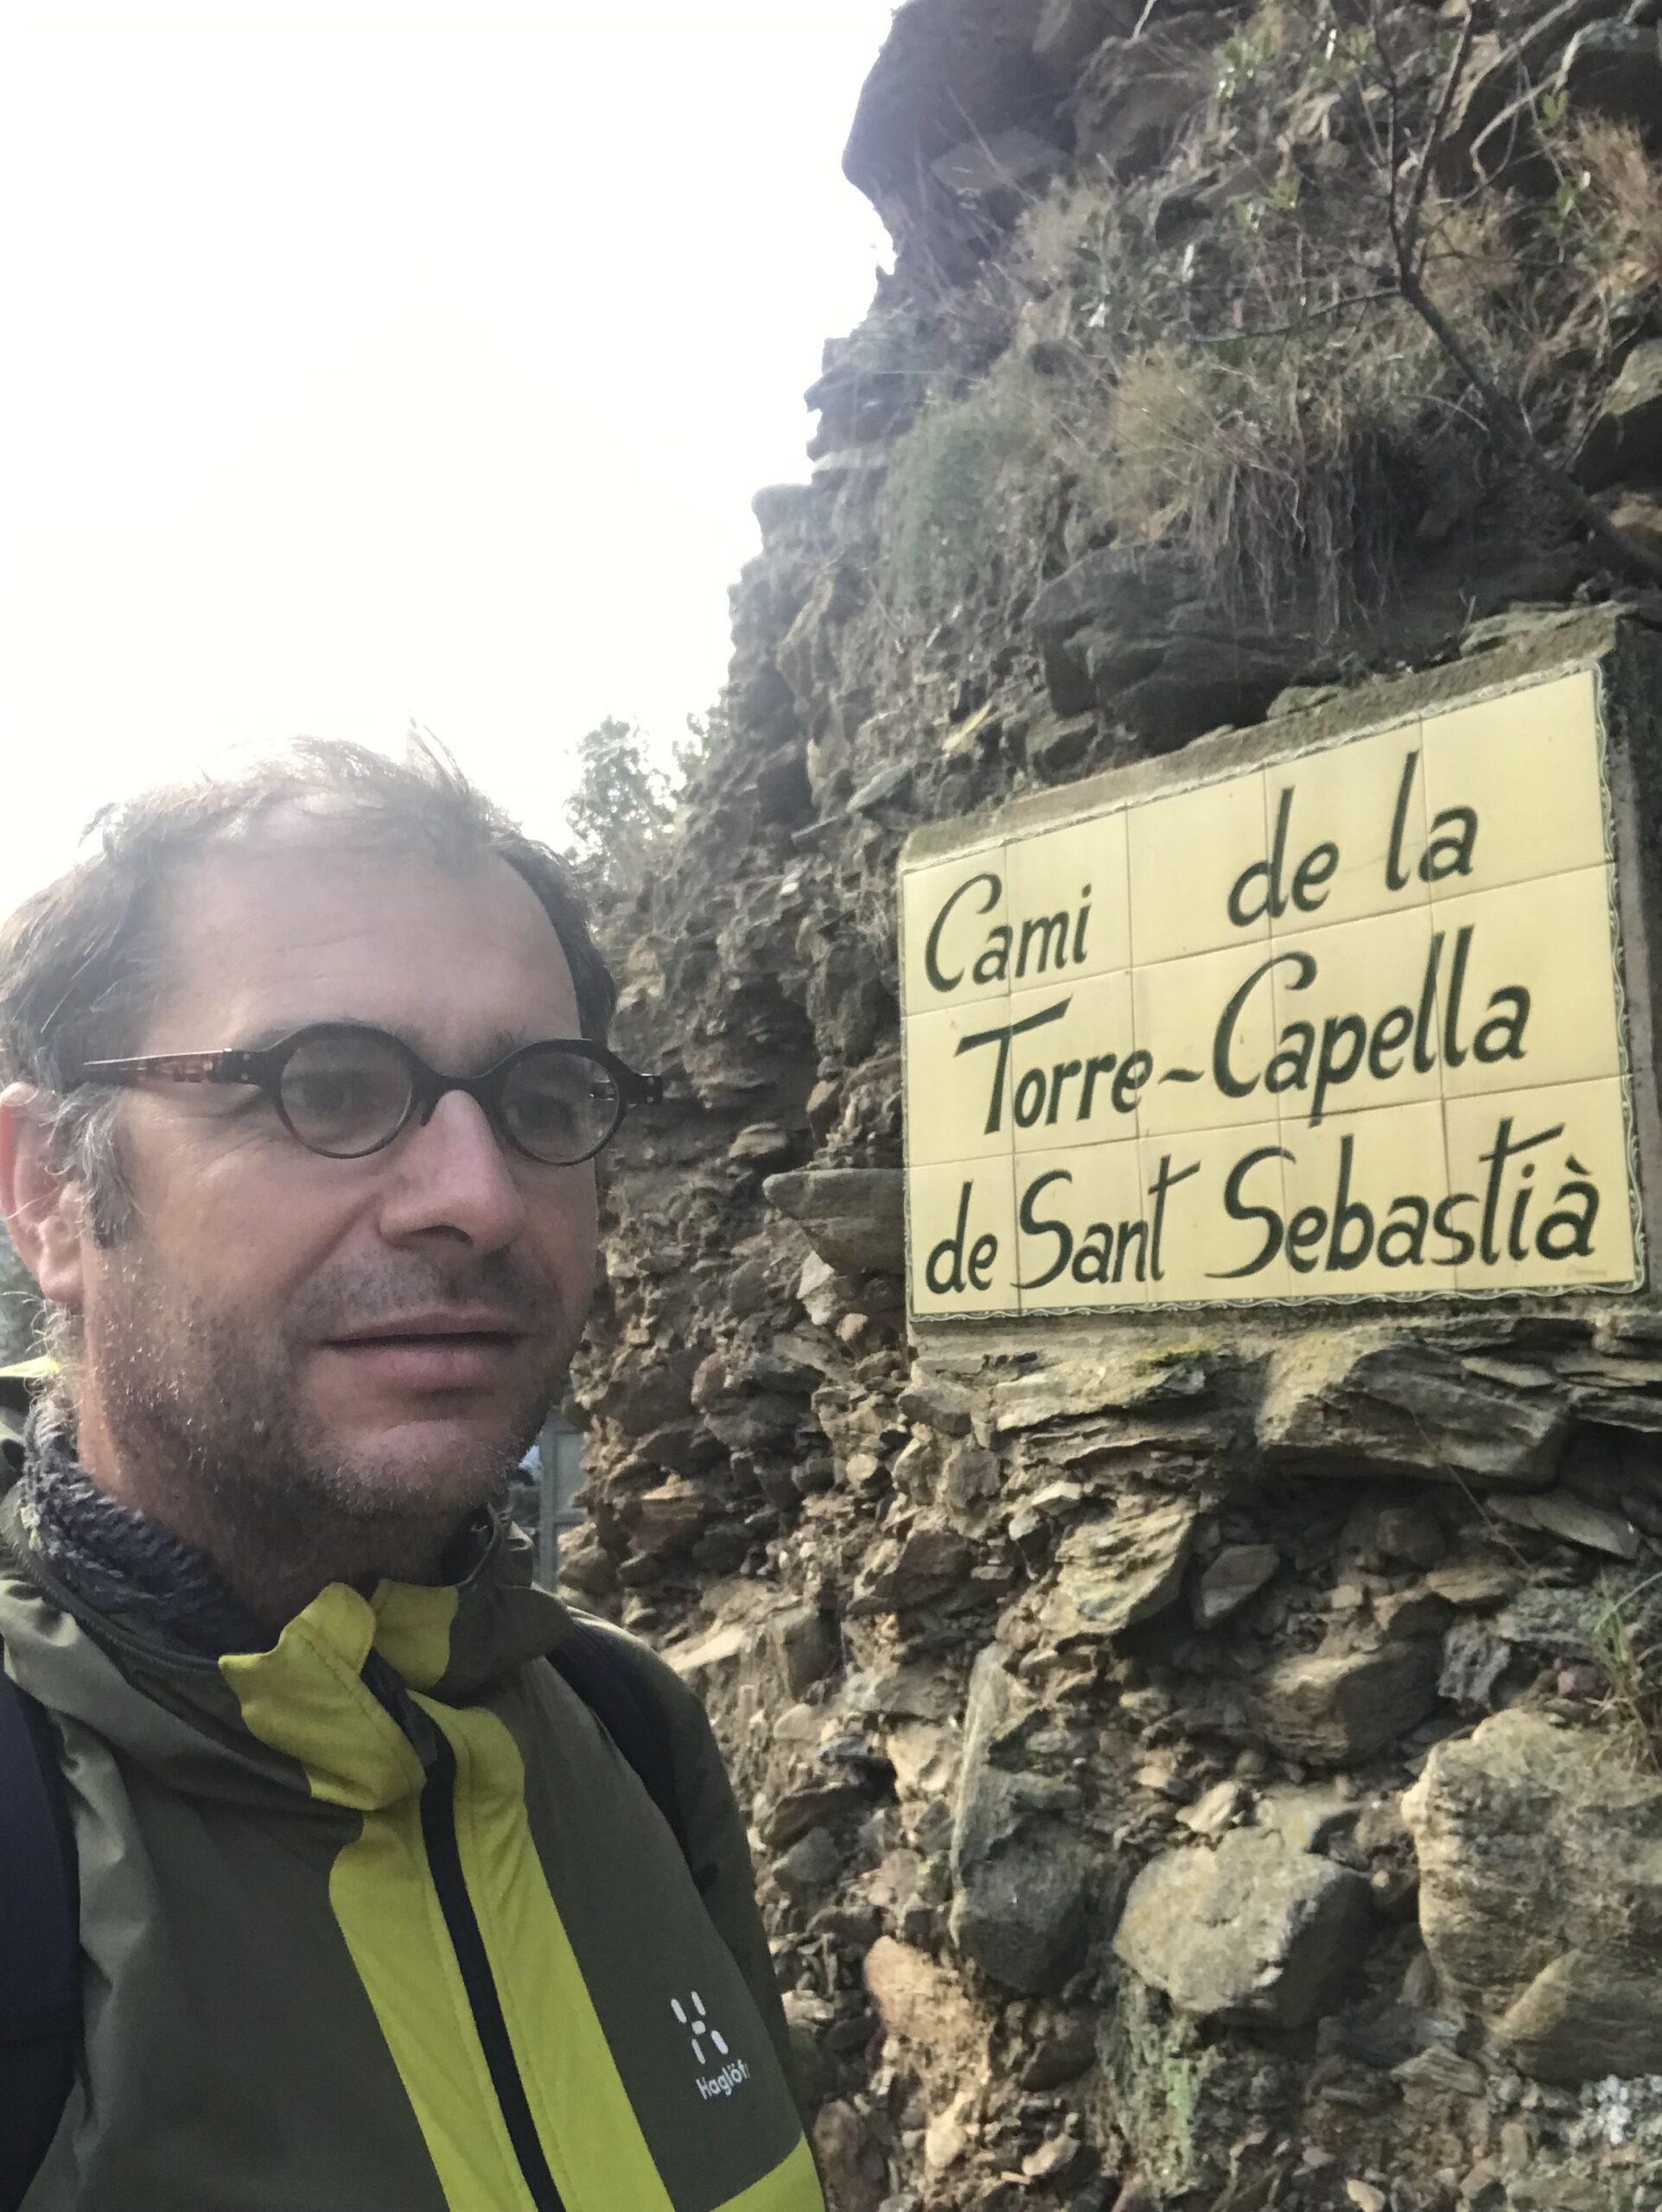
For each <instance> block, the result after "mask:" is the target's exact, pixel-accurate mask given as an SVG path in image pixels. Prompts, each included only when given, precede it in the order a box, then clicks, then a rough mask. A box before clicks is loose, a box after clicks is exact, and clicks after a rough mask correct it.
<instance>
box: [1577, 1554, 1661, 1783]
mask: <svg viewBox="0 0 1662 2212" xmlns="http://www.w3.org/2000/svg"><path fill="white" fill-rule="evenodd" d="M1599 1597H1600V1600H1601V1604H1600V1610H1599V1612H1598V1616H1597V1618H1596V1621H1595V1625H1594V1630H1593V1637H1592V1643H1593V1653H1594V1658H1595V1662H1596V1663H1597V1666H1598V1669H1599V1671H1600V1673H1601V1674H1602V1675H1603V1677H1604V1681H1605V1686H1606V1687H1605V1694H1604V1700H1603V1704H1602V1707H1601V1712H1600V1718H1601V1719H1602V1723H1603V1725H1604V1726H1605V1728H1606V1729H1607V1730H1608V1733H1609V1735H1610V1737H1611V1738H1612V1740H1613V1742H1614V1744H1615V1745H1616V1747H1617V1748H1618V1749H1619V1750H1620V1751H1621V1753H1622V1755H1623V1756H1624V1757H1625V1758H1627V1759H1628V1760H1630V1761H1631V1762H1632V1764H1633V1765H1635V1766H1638V1767H1641V1768H1644V1769H1646V1770H1649V1771H1652V1772H1662V1574H1652V1575H1649V1576H1646V1579H1645V1580H1643V1581H1640V1582H1633V1581H1631V1580H1629V1581H1627V1582H1625V1583H1619V1582H1617V1581H1616V1580H1615V1579H1614V1578H1607V1580H1606V1581H1605V1582H1604V1583H1603V1584H1602V1586H1601V1588H1600V1591H1599Z"/></svg>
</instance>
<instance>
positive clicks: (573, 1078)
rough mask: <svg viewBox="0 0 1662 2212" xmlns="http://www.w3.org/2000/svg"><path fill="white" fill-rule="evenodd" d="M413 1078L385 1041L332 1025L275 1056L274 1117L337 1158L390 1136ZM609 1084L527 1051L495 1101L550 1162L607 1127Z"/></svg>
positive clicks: (598, 1138)
mask: <svg viewBox="0 0 1662 2212" xmlns="http://www.w3.org/2000/svg"><path fill="white" fill-rule="evenodd" d="M412 1083H413V1076H412V1071H411V1067H410V1065H409V1063H408V1062H407V1061H406V1060H405V1059H404V1055H403V1054H402V1053H401V1052H399V1051H398V1048H397V1046H395V1045H393V1044H392V1042H391V1040H390V1039H384V1038H379V1037H373V1036H354V1035H352V1034H350V1033H341V1032H337V1033H334V1034H331V1035H326V1036H319V1037H310V1038H307V1039H305V1040H304V1041H303V1042H302V1043H301V1044H300V1045H298V1046H296V1049H295V1051H294V1052H292V1053H291V1054H290V1057H289V1058H288V1060H287V1062H286V1063H285V1064H284V1066H283V1073H282V1077H281V1079H280V1084H279V1096H280V1097H281V1101H282V1106H283V1117H284V1119H285V1120H286V1121H287V1122H288V1124H289V1127H290V1128H291V1129H292V1130H293V1132H294V1134H295V1135H296V1137H298V1138H299V1140H300V1141H301V1143H302V1144H303V1145H306V1146H309V1147H310V1149H311V1150H312V1151H314V1152H321V1153H326V1154H329V1155H330V1156H332V1157H333V1158H334V1159H337V1160H349V1159H353V1158H355V1157H357V1156H359V1155H360V1154H364V1153H367V1152H374V1151H376V1150H377V1149H378V1148H379V1147H380V1146H382V1145H384V1144H386V1143H388V1142H390V1141H391V1140H392V1137H393V1136H394V1135H396V1134H397V1133H398V1129H399V1128H400V1127H401V1126H402V1124H403V1122H404V1120H405V1118H406V1117H407V1116H408V1114H409V1112H410V1105H411V1089H412ZM617 1113H618V1096H617V1086H616V1084H614V1082H613V1080H612V1078H611V1077H610V1076H609V1075H608V1073H607V1072H606V1071H605V1070H604V1069H603V1068H601V1067H597V1066H595V1064H594V1063H593V1062H592V1061H590V1060H587V1059H585V1058H582V1057H581V1056H580V1055H578V1054H576V1053H569V1052H533V1053H530V1054H528V1055H527V1056H526V1057H525V1058H524V1059H521V1060H519V1061H517V1062H516V1063H515V1065H513V1068H512V1069H511V1070H510V1071H509V1072H508V1075H507V1077H506V1081H505V1083H504V1084H503V1085H502V1089H501V1092H500V1098H499V1101H498V1116H499V1118H500V1123H501V1127H502V1129H503V1131H504V1133H505V1134H506V1135H507V1136H508V1137H509V1138H510V1139H511V1141H513V1143H514V1144H516V1145H518V1146H519V1147H520V1148H521V1149H522V1150H523V1151H525V1152H527V1153H529V1154H530V1155H531V1156H532V1159H534V1160H542V1161H544V1163H545V1164H546V1165H547V1166H564V1164H566V1163H567V1162H569V1161H571V1160H581V1159H582V1158H583V1157H584V1155H585V1154H588V1153H589V1152H592V1151H593V1150H594V1149H595V1147H597V1146H599V1145H600V1144H602V1142H604V1141H605V1139H606V1138H607V1137H608V1135H610V1134H611V1131H612V1128H613V1126H614V1123H615V1122H616V1119H617Z"/></svg>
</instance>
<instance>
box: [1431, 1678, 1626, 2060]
mask: <svg viewBox="0 0 1662 2212" xmlns="http://www.w3.org/2000/svg"><path fill="white" fill-rule="evenodd" d="M1403 1815H1404V1819H1405V1820H1406V1821H1407V1823H1408V1826H1409V1827H1410V1832H1411V1833H1412V1835H1413V1839H1414V1847H1415V1851H1416V1853H1417V1856H1418V1859H1419V1868H1420V1892H1419V1910H1420V1932H1421V1935H1422V1936H1423V1938H1424V1941H1425V1946H1426V1948H1427V1950H1428V1951H1429V1952H1430V1955H1431V1958H1432V1960H1433V1961H1434V1963H1435V1965H1436V1969H1437V1973H1438V1975H1439V1977H1440V1978H1441V1980H1442V1983H1443V1985H1444V1986H1445V1987H1446V1988H1448V1989H1449V1991H1450V1992H1451V1993H1453V1994H1454V1995H1455V1997H1456V1998H1457V1999H1459V2001H1460V2002H1461V2004H1462V2005H1466V2006H1467V2007H1468V2009H1469V2010H1471V2011H1473V2012H1477V2013H1478V2014H1480V2015H1481V2018H1482V2019H1483V2020H1484V2022H1485V2024H1487V2027H1488V2030H1489V2031H1490V2033H1491V2035H1492V2036H1493V2038H1494V2041H1495V2042H1496V2043H1497V2044H1499V2045H1500V2048H1501V2049H1502V2050H1504V2051H1506V2054H1507V2056H1509V2057H1510V2058H1511V2059H1512V2062H1513V2063H1514V2064H1515V2065H1517V2066H1518V2067H1519V2068H1520V2069H1522V2070H1523V2071H1524V2072H1525V2073H1527V2074H1531V2075H1536V2076H1538V2077H1539V2078H1540V2079H1542V2080H1544V2081H1549V2082H1583V2081H1589V2080H1597V2079H1602V2077H1603V2076H1604V2075H1610V2074H1615V2075H1621V2076H1622V2077H1623V2078H1628V2077H1631V2076H1633V2075H1646V2074H1656V2073H1662V1778H1659V1777H1657V1776H1655V1775H1653V1774H1641V1773H1637V1772H1634V1771H1633V1770H1632V1769H1630V1768H1629V1767H1627V1766H1626V1765H1625V1764H1623V1763H1622V1762H1621V1759H1619V1758H1615V1757H1614V1756H1612V1753H1611V1750H1610V1746H1609V1745H1608V1742H1607V1741H1605V1740H1604V1739H1602V1738H1601V1737H1599V1736H1598V1735H1597V1734H1595V1733H1594V1732H1590V1731H1584V1730H1578V1729H1570V1728H1559V1727H1554V1726H1551V1724H1550V1723H1549V1722H1548V1721H1547V1720H1546V1719H1544V1718H1543V1717H1542V1716H1541V1715H1539V1714H1538V1713H1529V1712H1526V1711H1524V1710H1523V1709H1521V1708H1516V1707H1515V1708H1513V1709H1512V1710H1511V1711H1508V1712H1506V1713H1497V1714H1496V1715H1495V1716H1494V1717H1493V1719H1489V1720H1486V1721H1484V1722H1483V1723H1482V1725H1481V1726H1480V1727H1479V1728H1477V1729H1476V1730H1475V1731H1474V1732H1473V1733H1472V1734H1471V1735H1470V1736H1467V1737H1462V1738H1457V1739H1456V1740H1455V1741H1453V1742H1450V1743H1446V1744H1440V1745H1437V1746H1436V1749H1435V1750H1434V1751H1432V1753H1431V1756H1430V1758H1429V1759H1428V1760H1427V1762H1426V1765H1425V1770H1424V1772H1423V1774H1422V1776H1421V1777H1420V1779H1419V1781H1418V1782H1417V1783H1416V1784H1415V1786H1414V1788H1413V1789H1411V1790H1410V1792H1409V1793H1408V1795H1407V1796H1406V1797H1404V1800H1403Z"/></svg>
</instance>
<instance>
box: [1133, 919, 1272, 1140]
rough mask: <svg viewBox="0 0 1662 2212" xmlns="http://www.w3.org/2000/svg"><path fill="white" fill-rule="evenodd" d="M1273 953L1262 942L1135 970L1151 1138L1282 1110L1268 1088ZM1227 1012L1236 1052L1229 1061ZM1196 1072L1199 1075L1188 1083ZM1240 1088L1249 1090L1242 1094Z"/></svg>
mask: <svg viewBox="0 0 1662 2212" xmlns="http://www.w3.org/2000/svg"><path fill="white" fill-rule="evenodd" d="M1271 957H1272V955H1271V950H1270V945H1269V944H1267V943H1266V942H1264V940H1262V939H1261V940H1260V941H1259V942H1258V944H1242V945H1234V946H1232V947H1231V948H1230V950H1228V951H1226V952H1202V953H1199V954H1196V955H1195V956H1194V957H1193V958H1192V959H1188V960H1173V961H1168V962H1164V963H1161V964H1160V965H1158V966H1156V967H1153V968H1138V969H1135V970H1134V971H1133V973H1132V976H1131V996H1132V1002H1133V1008H1134V1018H1135V1021H1136V1026H1137V1051H1138V1052H1140V1053H1142V1054H1144V1055H1145V1056H1146V1058H1147V1059H1148V1061H1149V1063H1151V1065H1150V1068H1149V1077H1148V1081H1147V1084H1146V1086H1145V1088H1144V1090H1143V1098H1142V1104H1141V1109H1140V1112H1141V1124H1140V1128H1141V1134H1142V1135H1144V1136H1163V1135H1172V1134H1175V1132H1176V1131H1178V1130H1180V1129H1212V1128H1239V1127H1240V1126H1241V1125H1242V1124H1244V1123H1245V1122H1261V1121H1262V1120H1263V1119H1264V1116H1265V1115H1266V1113H1268V1114H1272V1115H1273V1114H1274V1113H1275V1112H1276V1110H1277V1109H1276V1103H1275V1101H1274V1099H1272V1098H1270V1097H1268V1096H1266V1093H1265V1090H1264V1071H1265V1069H1266V1068H1267V1067H1268V1066H1269V1064H1270V1054H1271V1052H1273V1051H1274V1050H1275V979H1274V976H1273V974H1272V973H1270V972H1267V963H1269V961H1270V958H1271ZM1255 976H1256V977H1257V981H1256V982H1254V980H1253V978H1254V977H1255ZM1237 1002H1239V1003H1237ZM1226 1015H1228V1016H1229V1023H1228V1029H1227V1033H1226V1044H1227V1050H1226V1051H1225V1052H1223V1053H1222V1055H1221V1060H1220V1058H1219V1037H1220V1033H1222V1032H1223V1027H1224V1021H1225V1017H1226ZM1219 1074H1221V1075H1222V1077H1223V1078H1224V1080H1223V1082H1222V1083H1219V1079H1218V1078H1219ZM1190 1076H1193V1077H1195V1078H1197V1079H1196V1080H1194V1081H1193V1082H1191V1081H1188V1080H1187V1079H1186V1078H1187V1077H1190ZM1247 1086H1250V1087H1247ZM1237 1088H1240V1089H1243V1090H1244V1095H1242V1096H1236V1095H1235V1090H1236V1089H1237Z"/></svg>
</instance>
